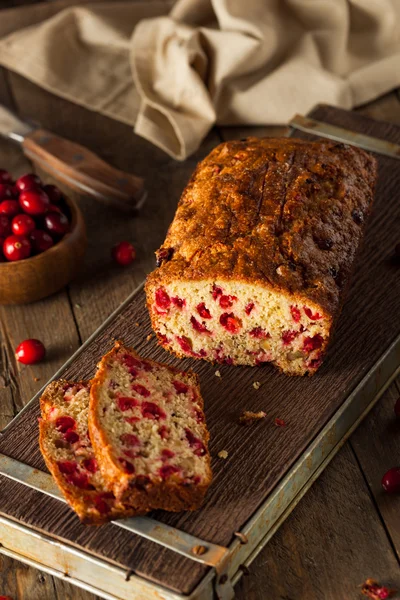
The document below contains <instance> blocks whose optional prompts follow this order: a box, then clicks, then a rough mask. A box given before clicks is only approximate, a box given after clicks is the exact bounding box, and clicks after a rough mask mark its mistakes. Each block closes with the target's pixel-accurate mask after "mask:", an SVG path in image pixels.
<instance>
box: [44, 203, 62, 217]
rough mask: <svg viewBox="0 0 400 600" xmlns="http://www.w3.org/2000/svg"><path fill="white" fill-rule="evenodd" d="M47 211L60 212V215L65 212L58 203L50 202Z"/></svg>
mask: <svg viewBox="0 0 400 600" xmlns="http://www.w3.org/2000/svg"><path fill="white" fill-rule="evenodd" d="M47 212H49V213H58V214H59V215H61V214H63V211H62V210H61V208H60V207H59V206H57V204H51V203H50V204H49V205H48V207H47Z"/></svg>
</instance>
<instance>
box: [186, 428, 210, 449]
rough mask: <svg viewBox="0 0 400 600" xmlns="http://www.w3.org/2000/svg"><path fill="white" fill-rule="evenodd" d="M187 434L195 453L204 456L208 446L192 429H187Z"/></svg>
mask: <svg viewBox="0 0 400 600" xmlns="http://www.w3.org/2000/svg"><path fill="white" fill-rule="evenodd" d="M185 435H186V439H187V441H188V443H189V446H190V447H191V448H193V453H194V454H195V455H196V456H204V454H205V453H206V447H205V446H204V444H203V442H202V441H201V440H200V439H199V438H198V437H196V436H195V435H194V433H193V432H192V431H190V429H187V428H186V429H185Z"/></svg>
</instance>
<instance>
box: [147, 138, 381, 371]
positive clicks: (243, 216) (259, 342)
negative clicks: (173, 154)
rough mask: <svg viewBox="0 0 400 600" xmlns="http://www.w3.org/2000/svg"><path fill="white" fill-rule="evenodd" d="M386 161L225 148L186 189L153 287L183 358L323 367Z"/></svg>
mask: <svg viewBox="0 0 400 600" xmlns="http://www.w3.org/2000/svg"><path fill="white" fill-rule="evenodd" d="M376 172H377V167H376V161H375V159H374V158H373V157H372V156H370V155H369V154H367V153H366V152H364V151H363V150H359V149H357V148H353V147H350V146H347V145H344V144H338V143H334V142H328V141H321V142H308V141H304V140H297V139H291V138H288V139H255V138H250V139H248V140H245V141H233V142H227V143H223V144H221V145H219V146H218V147H217V148H215V149H214V150H213V151H212V152H211V154H209V156H208V157H207V158H205V159H204V160H203V161H202V162H201V163H200V164H199V165H198V167H197V169H196V171H195V172H194V174H193V176H192V178H191V180H190V182H189V184H188V186H187V187H186V189H185V190H184V192H183V195H182V198H181V200H180V202H179V205H178V209H177V211H176V215H175V218H174V220H173V222H172V224H171V226H170V228H169V231H168V234H167V237H166V240H165V242H164V244H163V245H162V247H161V248H160V249H159V250H158V252H157V253H156V254H157V265H158V267H159V268H158V269H156V270H155V271H154V272H153V273H151V274H150V275H149V277H148V279H147V283H146V294H147V304H148V308H149V312H150V317H151V321H152V325H153V329H154V330H155V332H156V334H157V336H158V339H159V343H160V344H161V345H162V346H163V347H164V348H166V349H167V350H170V351H173V352H175V354H177V355H178V356H192V357H195V358H204V359H207V360H210V361H217V362H226V363H228V364H236V365H239V364H240V365H258V364H261V363H265V362H272V363H273V364H275V365H276V366H277V367H279V368H280V369H281V370H282V371H284V372H285V373H287V374H289V375H305V374H313V373H314V372H315V371H316V370H317V368H318V367H319V366H320V364H321V362H322V359H323V356H324V353H325V350H326V347H327V344H328V341H329V338H330V337H331V333H332V328H333V325H334V323H335V321H336V319H337V317H338V315H339V313H340V310H341V307H342V304H343V300H344V295H345V290H346V288H347V287H348V281H349V277H350V275H351V272H352V269H353V265H354V260H355V257H356V254H357V251H358V248H359V247H360V243H361V240H362V236H363V232H364V228H365V221H366V219H367V217H368V214H369V212H370V209H371V203H372V199H373V194H374V188H375V181H376Z"/></svg>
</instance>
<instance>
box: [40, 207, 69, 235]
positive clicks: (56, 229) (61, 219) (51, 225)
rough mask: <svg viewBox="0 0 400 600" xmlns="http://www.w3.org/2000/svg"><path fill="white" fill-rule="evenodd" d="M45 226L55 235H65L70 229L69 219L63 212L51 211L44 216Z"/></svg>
mask: <svg viewBox="0 0 400 600" xmlns="http://www.w3.org/2000/svg"><path fill="white" fill-rule="evenodd" d="M44 226H45V229H47V231H48V232H49V233H50V234H52V235H55V236H61V235H65V234H66V233H67V231H68V230H69V221H68V219H67V217H66V216H65V215H64V214H63V213H61V212H60V213H56V212H49V213H47V214H46V216H45V217H44Z"/></svg>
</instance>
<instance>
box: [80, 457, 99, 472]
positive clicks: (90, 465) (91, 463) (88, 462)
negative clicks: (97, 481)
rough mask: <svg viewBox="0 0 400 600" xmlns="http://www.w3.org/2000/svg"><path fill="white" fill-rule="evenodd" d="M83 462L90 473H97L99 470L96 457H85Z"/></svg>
mask: <svg viewBox="0 0 400 600" xmlns="http://www.w3.org/2000/svg"><path fill="white" fill-rule="evenodd" d="M82 464H83V466H84V467H85V469H86V470H87V471H89V472H90V473H96V471H98V470H99V466H98V464H97V460H96V459H95V458H85V460H84V461H83V463H82Z"/></svg>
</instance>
